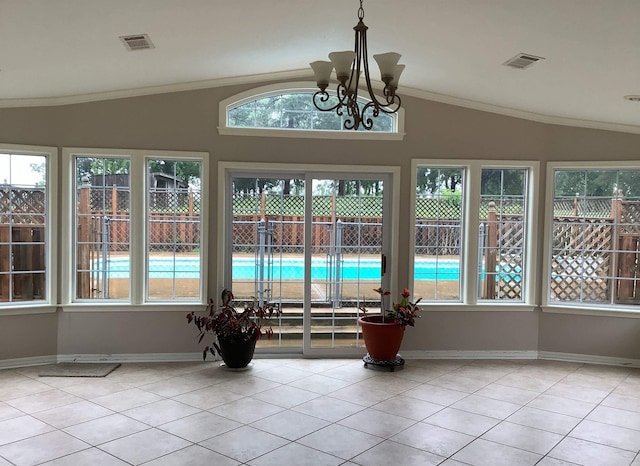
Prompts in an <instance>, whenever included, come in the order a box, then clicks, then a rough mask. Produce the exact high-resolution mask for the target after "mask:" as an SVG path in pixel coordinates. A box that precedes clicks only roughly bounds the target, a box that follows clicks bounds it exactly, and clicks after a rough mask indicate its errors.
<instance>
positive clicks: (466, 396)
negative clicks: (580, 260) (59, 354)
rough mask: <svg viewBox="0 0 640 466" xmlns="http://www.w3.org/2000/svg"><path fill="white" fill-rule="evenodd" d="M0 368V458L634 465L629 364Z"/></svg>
mask: <svg viewBox="0 0 640 466" xmlns="http://www.w3.org/2000/svg"><path fill="white" fill-rule="evenodd" d="M38 371H39V368H38V367H27V368H21V369H6V370H0V466H6V465H35V464H47V465H57V466H61V465H73V466H78V465H92V466H93V465H126V464H145V465H154V466H160V465H201V464H202V465H217V466H227V465H253V466H269V465H279V466H282V465H284V466H287V465H310V466H323V465H364V466H377V465H395V466H405V465H420V466H423V465H437V464H441V465H448V466H454V465H488V466H500V465H507V466H521V465H523V466H524V465H540V466H552V465H553V466H559V465H574V464H581V465H606V466H615V465H634V466H640V456H638V451H639V450H640V370H638V369H631V368H621V367H607V366H596V365H586V364H578V363H565V362H555V361H512V360H490V361H487V360H483V361H458V360H446V361H445V360H407V364H406V366H405V368H404V370H401V371H398V372H395V373H388V372H381V371H377V370H371V369H365V368H364V367H363V364H362V362H361V361H360V360H349V359H320V360H309V359H254V361H253V366H252V367H251V369H250V370H248V371H243V372H230V371H227V370H225V369H224V368H221V367H220V366H219V363H217V362H207V363H194V362H189V363H154V364H152V363H145V364H138V363H135V364H123V365H122V366H121V367H120V368H118V369H117V370H116V371H114V372H113V373H111V374H110V375H109V376H107V377H105V378H98V379H94V378H55V377H38V375H37V374H38Z"/></svg>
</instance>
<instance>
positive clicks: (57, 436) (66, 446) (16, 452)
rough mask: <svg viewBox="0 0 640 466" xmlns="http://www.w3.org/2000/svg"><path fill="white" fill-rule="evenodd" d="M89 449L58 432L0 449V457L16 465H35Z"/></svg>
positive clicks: (87, 446)
mask: <svg viewBox="0 0 640 466" xmlns="http://www.w3.org/2000/svg"><path fill="white" fill-rule="evenodd" d="M87 448H89V445H87V444H86V443H84V442H82V441H81V440H78V439H77V438H74V437H72V436H71V435H67V434H65V433H64V432H60V431H59V430H56V431H54V432H49V433H46V434H42V435H38V436H36V437H30V438H28V439H25V440H20V441H19V442H15V443H10V444H8V445H4V446H2V447H0V456H2V457H4V458H6V459H8V460H9V461H10V462H12V463H14V464H16V465H35V464H40V463H44V462H45V461H49V460H52V459H55V458H59V457H61V456H65V455H69V454H71V453H75V452H77V451H80V450H85V449H87Z"/></svg>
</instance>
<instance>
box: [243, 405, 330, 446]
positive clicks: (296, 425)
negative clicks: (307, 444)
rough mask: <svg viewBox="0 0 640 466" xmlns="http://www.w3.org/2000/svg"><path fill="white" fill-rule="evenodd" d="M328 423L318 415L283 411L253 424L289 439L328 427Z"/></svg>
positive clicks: (257, 427)
mask: <svg viewBox="0 0 640 466" xmlns="http://www.w3.org/2000/svg"><path fill="white" fill-rule="evenodd" d="M327 424H328V422H327V421H323V420H322V419H318V418H317V417H313V416H307V415H306V414H302V413H298V412H295V411H282V412H280V413H277V414H274V415H272V416H269V417H266V418H264V419H260V420H259V421H256V422H254V423H252V424H251V425H252V426H253V427H255V428H256V429H260V430H262V431H264V432H269V433H271V434H274V435H279V436H280V437H284V438H286V439H289V440H296V439H299V438H300V437H304V436H305V435H308V434H310V433H311V432H315V431H316V430H320V429H322V428H323V427H326V426H327Z"/></svg>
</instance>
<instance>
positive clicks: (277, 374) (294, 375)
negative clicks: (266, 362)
mask: <svg viewBox="0 0 640 466" xmlns="http://www.w3.org/2000/svg"><path fill="white" fill-rule="evenodd" d="M309 375H311V372H308V371H303V370H300V369H296V368H295V367H287V366H280V367H276V368H274V369H271V370H268V371H262V372H259V373H258V374H256V377H260V378H262V379H266V380H270V381H272V382H277V383H291V382H293V381H294V380H298V379H303V378H305V377H309Z"/></svg>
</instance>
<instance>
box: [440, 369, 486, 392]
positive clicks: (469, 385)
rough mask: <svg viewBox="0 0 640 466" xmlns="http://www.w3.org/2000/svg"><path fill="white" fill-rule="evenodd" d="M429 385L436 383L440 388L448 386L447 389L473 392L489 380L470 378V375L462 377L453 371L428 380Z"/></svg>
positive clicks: (484, 385)
mask: <svg viewBox="0 0 640 466" xmlns="http://www.w3.org/2000/svg"><path fill="white" fill-rule="evenodd" d="M429 383H430V384H431V385H436V386H438V387H442V388H448V389H449V390H457V391H459V392H465V393H474V392H476V391H478V390H480V389H481V388H483V387H486V386H487V385H489V383H490V382H486V381H484V380H478V379H472V378H470V377H462V376H460V375H455V373H449V374H445V375H443V376H442V377H438V378H436V379H433V380H431V381H430V382H429Z"/></svg>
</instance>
